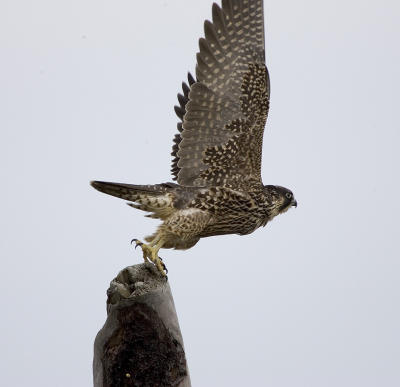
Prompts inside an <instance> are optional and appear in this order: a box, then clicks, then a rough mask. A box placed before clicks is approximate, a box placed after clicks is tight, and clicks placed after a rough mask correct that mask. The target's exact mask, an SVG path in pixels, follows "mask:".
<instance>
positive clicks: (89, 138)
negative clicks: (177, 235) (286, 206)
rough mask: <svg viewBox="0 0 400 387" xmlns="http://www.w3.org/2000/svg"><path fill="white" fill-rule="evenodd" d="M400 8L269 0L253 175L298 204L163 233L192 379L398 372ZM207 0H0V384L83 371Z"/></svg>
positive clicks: (359, 381)
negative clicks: (179, 245)
mask: <svg viewBox="0 0 400 387" xmlns="http://www.w3.org/2000/svg"><path fill="white" fill-rule="evenodd" d="M399 11H400V6H399V3H398V1H395V0H382V1H380V2H377V1H374V2H372V1H365V0H363V1H361V0H346V1H345V0H338V1H321V0H304V1H301V2H300V1H293V0H288V1H284V2H282V1H278V0H267V1H265V16H266V47H267V65H268V67H269V70H270V75H271V87H272V93H271V110H270V117H269V120H268V123H267V129H266V134H265V138H264V139H265V141H264V156H263V179H264V183H265V184H279V185H283V186H287V187H288V188H290V189H292V190H293V191H294V193H295V195H296V198H297V201H298V203H299V206H298V208H297V209H293V210H290V211H289V212H288V213H287V214H285V215H282V216H280V217H278V218H277V219H276V220H274V221H273V222H272V223H271V224H269V225H268V226H267V227H266V228H265V229H260V230H258V231H256V232H255V233H254V234H252V235H249V236H246V237H239V236H224V237H215V238H208V239H205V240H202V241H200V243H199V244H198V245H197V246H195V247H194V248H193V249H191V250H188V251H186V252H179V251H169V250H166V251H163V252H162V257H163V258H164V259H165V261H166V263H167V265H168V269H169V270H170V272H169V278H170V283H171V286H172V289H173V293H174V297H175V302H176V307H177V311H178V315H179V317H180V324H181V328H182V332H183V337H184V341H185V346H186V352H187V357H188V362H189V367H190V372H191V377H192V382H193V385H194V386H211V387H213V386H216V387H219V386H230V387H231V386H238V387H240V386H244V385H252V386H268V387H269V386H270V387H293V386H296V387H321V386H322V387H337V386H340V387H357V386H360V387H361V386H362V387H381V386H385V387H397V386H399V385H400V367H399V364H400V334H399V326H400V312H399V302H400V282H399V274H400V264H399V257H400V247H399V243H400V242H399V226H398V219H399V216H400V202H399V191H400V182H399V167H400V156H399V151H398V148H399V140H400V134H399V129H400V119H399V112H398V110H399V102H400V101H399V99H400V98H399V90H400V75H399V69H400V54H399V38H400V25H399V16H400V12H399ZM210 16H211V0H210V1H205V0H203V1H201V2H200V1H196V0H185V1H183V0H179V1H178V0H153V1H140V2H139V1H133V0H131V1H127V0H123V1H122V0H113V1H111V0H110V1H104V0H97V1H93V0H87V1H81V0H79V1H78V0H69V1H66V0H61V1H50V0H37V1H35V2H31V1H26V0H25V1H24V0H20V1H15V0H2V1H1V2H0V57H1V60H0V106H1V109H0V111H1V114H0V130H1V138H0V163H1V170H0V174H1V182H2V184H1V187H2V189H1V193H0V195H1V204H2V210H1V218H0V219H1V220H0V222H1V236H2V238H1V242H0V246H1V247H0V248H1V252H0V254H1V266H2V273H3V275H2V281H1V285H0V294H1V319H0V328H1V332H2V345H1V349H0V374H1V384H2V385H4V386H27V385H29V386H40V387H43V386H49V387H50V386H51V387H53V386H57V387H58V386H60V387H69V386H88V385H91V380H92V374H91V362H92V344H93V340H94V337H95V335H96V333H97V331H98V329H100V328H101V326H102V324H103V322H104V320H105V317H106V312H105V291H106V289H107V287H108V283H109V281H110V280H111V279H112V278H113V277H114V276H115V275H116V274H117V272H118V271H119V270H120V269H122V268H123V267H125V266H128V265H130V264H134V263H138V262H140V261H141V259H140V252H139V251H134V250H133V248H132V247H131V246H130V244H129V241H130V240H131V239H132V238H133V237H138V238H141V237H143V236H144V235H146V234H148V233H151V232H152V231H153V230H154V228H155V227H156V225H157V221H154V220H151V219H145V218H144V217H143V216H142V213H140V212H139V211H134V210H132V209H130V208H129V207H127V206H126V205H125V204H124V202H123V201H122V200H119V199H115V198H111V197H107V196H105V195H102V194H100V193H98V192H96V191H94V190H93V189H92V188H91V187H89V180H91V179H102V180H111V181H120V182H130V183H137V184H141V183H160V182H165V181H170V180H171V177H170V174H169V169H170V156H169V153H170V151H171V149H170V148H171V144H172V137H173V135H174V133H175V127H176V122H177V118H176V117H175V114H174V112H173V105H174V104H175V103H176V93H177V92H178V91H179V90H180V84H181V82H182V80H184V79H185V76H186V72H187V70H193V69H194V64H195V53H196V52H197V40H198V38H199V37H200V36H201V35H202V25H203V21H204V19H206V18H210Z"/></svg>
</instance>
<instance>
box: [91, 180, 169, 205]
mask: <svg viewBox="0 0 400 387" xmlns="http://www.w3.org/2000/svg"><path fill="white" fill-rule="evenodd" d="M90 185H91V186H92V187H93V188H95V189H97V190H98V191H100V192H103V193H106V194H108V195H112V196H116V197H117V198H121V199H125V200H129V201H133V202H134V201H136V199H137V198H138V196H140V195H150V196H157V195H160V194H164V193H165V189H164V192H163V191H162V188H161V187H162V186H163V184H157V185H136V184H124V183H110V182H107V181H91V182H90Z"/></svg>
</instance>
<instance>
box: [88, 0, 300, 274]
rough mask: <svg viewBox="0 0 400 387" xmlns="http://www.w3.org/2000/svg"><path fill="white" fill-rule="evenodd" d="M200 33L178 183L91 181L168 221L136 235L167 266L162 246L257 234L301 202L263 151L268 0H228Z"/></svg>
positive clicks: (184, 114) (181, 97)
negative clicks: (269, 181) (278, 179)
mask: <svg viewBox="0 0 400 387" xmlns="http://www.w3.org/2000/svg"><path fill="white" fill-rule="evenodd" d="M204 35H205V37H204V38H201V39H200V40H199V52H198V53H197V65H196V76H195V77H193V76H192V75H191V74H190V73H189V74H188V81H187V83H182V93H181V94H178V101H179V105H178V106H175V112H176V114H177V116H178V117H179V119H180V122H179V123H178V133H177V134H176V135H175V138H174V144H173V148H172V157H173V160H172V170H171V172H172V179H173V180H175V181H177V184H176V183H162V184H155V185H134V184H122V183H109V182H101V181H93V182H91V184H92V186H93V187H94V188H96V189H97V190H99V191H101V192H104V193H106V194H109V195H113V196H116V197H118V198H121V199H125V200H127V201H129V202H130V203H128V204H129V205H130V206H132V207H134V208H137V209H139V210H143V211H147V212H150V214H148V215H146V216H148V217H151V218H157V219H161V220H162V224H161V225H160V226H159V227H158V229H157V231H156V232H155V233H154V234H153V235H150V236H148V237H146V238H145V241H146V242H147V243H142V242H141V241H139V240H137V239H134V241H135V242H136V245H137V246H140V247H141V249H142V251H143V258H144V260H145V261H148V260H150V261H151V262H153V263H154V264H155V265H156V266H157V268H158V270H159V271H160V272H161V273H162V274H165V271H166V268H165V265H164V264H163V262H162V260H161V259H160V257H159V256H158V251H159V250H160V248H166V249H169V248H174V249H182V250H183V249H189V248H190V247H192V246H194V245H195V244H196V243H197V242H198V241H199V239H200V238H204V237H209V236H213V235H222V234H239V235H245V234H250V233H251V232H253V231H254V230H256V229H257V228H258V227H260V226H265V225H266V224H267V223H268V222H269V221H271V220H272V219H273V218H274V217H275V216H277V215H279V214H281V213H283V212H285V211H287V210H288V209H289V208H290V207H291V206H297V202H296V200H295V198H294V196H293V193H292V192H291V191H290V190H289V189H287V188H283V187H281V186H277V185H263V183H262V181H261V154H262V141H263V133H264V126H265V123H266V119H267V114H268V108H269V97H270V82H269V75H268V71H267V68H266V66H265V48H264V11H263V1H262V0H222V6H221V7H220V6H218V5H217V4H215V3H214V4H213V6H212V21H208V20H206V21H205V23H204Z"/></svg>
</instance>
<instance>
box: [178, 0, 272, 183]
mask: <svg viewBox="0 0 400 387" xmlns="http://www.w3.org/2000/svg"><path fill="white" fill-rule="evenodd" d="M204 31H205V38H201V39H200V41H199V46H200V52H199V53H198V54H197V66H196V80H195V79H194V78H193V77H192V76H191V75H190V74H189V76H188V84H186V83H183V84H182V89H183V94H178V100H179V104H180V106H176V107H175V111H176V113H177V115H178V117H179V118H181V120H182V122H180V123H178V131H179V133H178V134H177V135H176V136H175V138H174V146H173V149H172V156H173V158H174V159H173V161H172V170H171V171H172V174H173V178H174V180H177V181H178V183H179V184H182V185H186V186H188V185H189V186H216V185H218V186H229V187H232V188H240V187H246V186H248V185H250V184H252V183H254V182H258V183H261V153H262V139H263V133H264V126H265V122H266V119H267V114H268V107H269V76H268V71H267V68H266V67H265V50H264V12H263V1H262V0H222V9H221V8H220V7H219V6H218V5H217V4H215V3H214V4H213V7H212V22H210V21H206V22H205V24H204Z"/></svg>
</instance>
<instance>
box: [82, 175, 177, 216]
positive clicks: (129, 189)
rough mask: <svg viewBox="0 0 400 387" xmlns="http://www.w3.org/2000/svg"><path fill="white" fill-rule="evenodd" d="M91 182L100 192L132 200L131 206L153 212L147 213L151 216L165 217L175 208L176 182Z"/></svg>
mask: <svg viewBox="0 0 400 387" xmlns="http://www.w3.org/2000/svg"><path fill="white" fill-rule="evenodd" d="M90 184H91V186H92V187H93V188H95V189H97V190H98V191H100V192H103V193H106V194H108V195H112V196H116V197H117V198H121V199H124V200H128V201H130V202H132V203H128V205H130V206H131V207H134V208H137V209H139V210H142V211H148V212H152V214H149V215H147V216H148V217H151V218H160V219H165V217H167V216H168V215H169V214H170V212H171V210H172V208H173V194H172V191H173V188H174V187H175V186H176V184H174V183H165V184H155V185H135V184H123V183H109V182H105V181H92V182H90Z"/></svg>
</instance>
